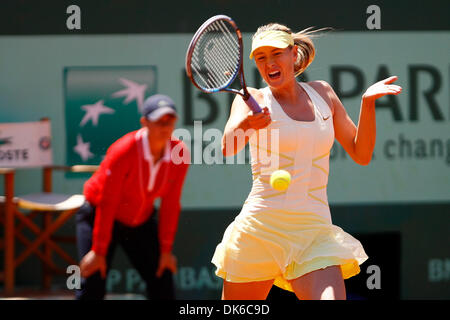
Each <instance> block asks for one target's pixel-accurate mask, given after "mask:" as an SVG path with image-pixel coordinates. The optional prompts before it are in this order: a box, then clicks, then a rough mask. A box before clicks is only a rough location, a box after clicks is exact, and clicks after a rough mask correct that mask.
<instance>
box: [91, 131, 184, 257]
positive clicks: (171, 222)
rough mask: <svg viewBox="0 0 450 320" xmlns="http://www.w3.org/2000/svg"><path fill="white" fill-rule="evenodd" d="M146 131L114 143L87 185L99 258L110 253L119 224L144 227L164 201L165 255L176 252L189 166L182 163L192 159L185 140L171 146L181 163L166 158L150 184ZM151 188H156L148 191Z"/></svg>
mask: <svg viewBox="0 0 450 320" xmlns="http://www.w3.org/2000/svg"><path fill="white" fill-rule="evenodd" d="M144 130H147V129H140V130H137V131H133V132H130V133H128V134H126V135H125V136H123V137H122V138H120V139H119V140H117V141H116V142H114V143H113V144H112V145H111V146H110V147H109V148H108V150H107V152H106V156H105V158H104V159H103V161H102V162H101V164H100V168H99V170H98V171H97V172H96V173H95V174H94V175H93V176H92V177H91V178H90V179H89V180H88V181H86V183H85V185H84V195H85V197H86V200H87V201H89V203H91V204H92V205H93V206H95V207H96V212H95V221H94V230H93V235H92V250H93V251H95V252H96V253H98V254H100V255H106V253H107V252H108V246H109V243H110V241H111V235H112V228H113V225H114V221H116V220H117V221H119V222H121V223H122V224H124V225H127V226H138V225H140V224H142V223H144V222H145V221H147V219H148V218H149V217H150V216H151V215H152V213H153V203H154V201H155V199H156V198H161V204H160V209H159V224H158V236H159V241H160V247H161V252H170V251H171V250H172V245H173V241H174V239H175V233H176V231H177V226H178V217H179V213H180V208H181V206H180V198H181V190H182V187H183V182H184V179H185V177H186V173H187V170H188V167H189V164H188V162H187V161H180V160H179V159H180V158H179V157H188V156H189V151H188V150H187V148H186V145H185V144H184V143H183V142H182V141H180V140H176V139H173V140H171V141H170V142H169V143H168V146H170V149H171V150H170V151H172V150H174V154H175V155H179V157H177V158H178V160H176V161H174V159H172V157H169V158H168V159H167V157H165V158H166V159H167V161H164V159H161V160H160V165H159V170H158V171H157V173H156V177H155V178H154V181H153V183H150V177H151V173H152V172H151V169H150V163H149V161H147V159H148V157H145V154H146V150H144V146H145V144H144V143H143V139H146V135H145V134H143V133H145V131H144ZM167 151H168V150H167V147H166V152H167ZM175 151H176V152H175ZM167 154H168V153H166V155H167ZM169 155H170V154H169ZM146 158H147V159H146ZM185 159H186V158H185ZM180 162H181V163H180ZM152 168H154V166H152ZM152 180H153V179H152ZM151 186H152V187H153V188H152V189H151V190H149V189H150V187H151Z"/></svg>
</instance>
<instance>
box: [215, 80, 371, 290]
mask: <svg viewBox="0 0 450 320" xmlns="http://www.w3.org/2000/svg"><path fill="white" fill-rule="evenodd" d="M299 85H301V86H302V88H303V89H304V90H305V91H306V93H307V94H308V96H309V98H310V99H311V101H312V103H313V105H314V110H315V112H314V114H315V118H314V120H313V121H309V122H308V121H297V120H293V119H291V118H290V117H289V116H288V115H287V114H286V113H285V112H284V110H283V109H282V108H281V106H280V105H279V103H278V102H277V101H276V99H275V98H274V97H273V95H272V92H271V91H270V88H269V87H266V88H264V89H261V90H262V92H263V93H264V104H265V106H267V107H268V108H269V111H270V113H271V118H272V123H271V124H270V125H269V126H268V127H267V128H265V129H262V130H258V131H257V133H256V134H253V135H252V137H251V138H250V140H249V143H250V154H251V167H252V174H253V186H252V189H251V192H250V194H249V195H248V197H247V200H246V201H245V203H244V206H243V207H242V210H241V212H240V213H239V215H238V216H236V218H235V219H234V221H233V222H232V223H231V224H230V225H229V226H228V228H227V229H226V231H225V234H224V236H223V239H222V241H221V243H219V244H218V245H217V248H216V251H215V253H214V256H213V258H212V263H214V264H215V265H216V267H217V270H216V274H217V275H218V276H219V277H222V278H224V279H226V280H227V281H231V282H250V281H262V280H269V279H275V282H274V283H275V285H277V286H279V287H281V288H283V289H286V290H290V291H292V287H291V285H290V282H289V281H288V280H292V279H295V278H298V277H300V276H302V275H304V274H306V273H308V272H311V271H314V270H318V269H322V268H325V267H328V266H331V265H340V266H341V270H342V274H343V277H344V279H346V278H349V277H351V276H353V275H356V274H358V273H359V271H360V269H359V265H360V264H361V263H363V262H364V261H365V260H366V259H367V258H368V257H367V255H366V253H365V252H364V249H363V247H362V245H361V243H360V242H359V241H358V240H356V239H355V238H353V237H352V236H351V235H349V234H347V233H346V232H344V231H343V230H342V229H341V228H339V227H337V226H335V225H333V224H332V221H331V216H330V208H329V206H328V198H327V183H328V172H329V155H330V150H331V147H332V145H333V142H334V128H333V116H332V114H331V110H330V108H329V106H328V105H327V103H326V102H325V101H324V100H323V99H322V97H321V96H320V95H319V94H318V93H317V92H316V91H315V90H314V89H313V88H312V87H311V86H309V85H308V84H306V83H300V82H299ZM273 130H277V132H272V131H273ZM274 133H277V134H278V138H279V139H273V138H272V139H270V137H276V134H275V135H274ZM265 137H267V139H266V138H265ZM277 141H279V143H278V148H276V145H275V144H274V143H276V142H277ZM262 151H264V152H267V154H268V155H271V156H276V157H277V158H276V159H277V162H278V164H277V167H276V168H274V167H273V165H272V167H270V166H268V165H265V164H266V162H263V158H262V157H261V152H262ZM264 161H265V160H264ZM273 163H274V162H272V164H273ZM276 169H284V170H286V171H288V172H289V173H290V174H291V184H290V186H289V188H288V189H287V190H286V191H284V192H280V191H276V190H274V189H273V188H272V187H271V186H270V184H269V179H270V174H271V173H272V172H273V171H274V170H276Z"/></svg>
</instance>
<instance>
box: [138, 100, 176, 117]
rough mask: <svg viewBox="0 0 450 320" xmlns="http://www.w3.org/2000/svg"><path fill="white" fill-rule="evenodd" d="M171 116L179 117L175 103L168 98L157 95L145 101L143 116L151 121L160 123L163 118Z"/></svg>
mask: <svg viewBox="0 0 450 320" xmlns="http://www.w3.org/2000/svg"><path fill="white" fill-rule="evenodd" d="M166 114H171V115H174V116H177V109H176V108H175V103H174V102H173V100H172V99H170V98H169V97H168V96H165V95H163V94H155V95H153V96H151V97H148V98H147V99H146V100H145V101H144V107H143V108H142V115H143V116H144V117H146V118H147V119H148V120H150V121H158V120H159V119H160V118H161V117H162V116H164V115H166Z"/></svg>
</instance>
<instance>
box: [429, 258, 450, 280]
mask: <svg viewBox="0 0 450 320" xmlns="http://www.w3.org/2000/svg"><path fill="white" fill-rule="evenodd" d="M449 280H450V258H445V259H430V260H429V261H428V281H429V282H443V281H449Z"/></svg>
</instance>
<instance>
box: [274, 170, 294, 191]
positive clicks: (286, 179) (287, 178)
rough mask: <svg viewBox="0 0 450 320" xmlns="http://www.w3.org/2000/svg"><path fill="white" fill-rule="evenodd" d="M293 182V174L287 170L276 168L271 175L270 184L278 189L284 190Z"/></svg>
mask: <svg viewBox="0 0 450 320" xmlns="http://www.w3.org/2000/svg"><path fill="white" fill-rule="evenodd" d="M290 183H291V175H290V174H289V172H287V171H286V170H276V171H274V172H272V174H271V176H270V185H271V186H272V188H274V189H275V190H278V191H284V190H286V189H287V188H288V187H289V184H290Z"/></svg>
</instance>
